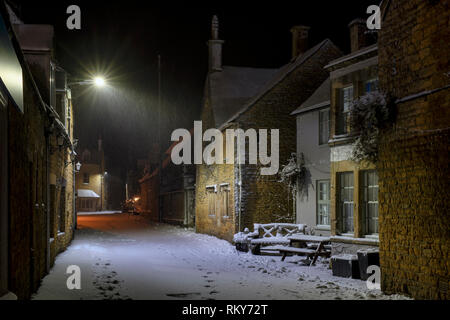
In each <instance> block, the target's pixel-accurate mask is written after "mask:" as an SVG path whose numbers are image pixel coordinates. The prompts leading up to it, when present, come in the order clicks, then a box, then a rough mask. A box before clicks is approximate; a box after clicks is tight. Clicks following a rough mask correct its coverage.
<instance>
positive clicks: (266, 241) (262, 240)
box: [251, 237, 290, 244]
mask: <svg viewBox="0 0 450 320" xmlns="http://www.w3.org/2000/svg"><path fill="white" fill-rule="evenodd" d="M251 243H252V244H289V243H290V241H289V239H287V238H276V237H272V238H258V239H253V240H251Z"/></svg>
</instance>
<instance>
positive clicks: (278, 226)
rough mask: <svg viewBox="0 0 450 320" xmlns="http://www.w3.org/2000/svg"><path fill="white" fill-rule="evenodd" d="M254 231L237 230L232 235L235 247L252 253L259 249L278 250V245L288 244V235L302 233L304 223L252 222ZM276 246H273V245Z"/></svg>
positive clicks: (256, 252)
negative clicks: (237, 231)
mask: <svg viewBox="0 0 450 320" xmlns="http://www.w3.org/2000/svg"><path fill="white" fill-rule="evenodd" d="M253 228H254V231H253V232H251V233H250V232H249V230H248V229H246V230H245V231H244V232H239V233H237V234H235V235H234V243H235V244H236V249H238V250H240V251H248V249H250V250H251V252H252V253H253V254H256V255H259V254H260V253H261V249H263V250H268V251H278V246H279V245H281V246H283V245H284V246H287V245H289V244H290V242H291V241H290V240H289V237H290V236H293V235H297V234H298V235H299V234H304V233H305V230H306V225H304V224H292V223H269V224H259V223H255V224H254V227H253ZM274 245H275V246H276V247H273V246H274Z"/></svg>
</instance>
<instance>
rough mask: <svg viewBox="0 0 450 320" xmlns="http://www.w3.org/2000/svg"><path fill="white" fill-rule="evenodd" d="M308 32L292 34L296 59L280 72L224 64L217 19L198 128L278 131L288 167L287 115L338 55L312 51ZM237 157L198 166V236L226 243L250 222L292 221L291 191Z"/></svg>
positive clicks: (327, 46)
mask: <svg viewBox="0 0 450 320" xmlns="http://www.w3.org/2000/svg"><path fill="white" fill-rule="evenodd" d="M308 31H309V28H308V27H304V26H297V27H294V28H293V29H292V34H293V57H292V60H291V61H290V62H289V63H288V64H286V65H285V66H283V67H282V68H281V69H278V70H273V69H256V68H244V67H230V66H223V65H222V46H223V44H224V41H222V40H220V39H219V36H218V35H219V28H218V20H217V17H214V19H213V24H212V40H210V41H209V52H210V56H209V72H208V75H207V79H206V83H205V92H204V101H203V109H202V123H203V129H204V130H206V129H209V128H216V129H219V130H221V132H222V134H223V136H225V131H226V130H227V129H235V130H236V129H242V130H243V131H244V132H245V131H247V130H248V129H255V130H258V129H268V130H269V131H270V129H279V137H280V139H279V161H280V164H287V163H288V159H289V158H290V157H291V154H292V153H295V140H296V136H295V119H293V117H292V116H291V115H290V114H291V113H292V111H294V110H295V108H296V107H298V106H299V105H301V104H302V103H303V102H304V101H305V100H306V99H307V98H308V97H309V96H311V95H312V94H313V93H314V91H315V90H316V89H317V88H318V87H319V86H320V85H321V84H322V83H323V81H324V80H325V79H326V78H327V77H328V72H327V71H326V70H324V68H323V67H324V66H325V65H326V64H328V63H329V62H330V61H331V60H334V59H336V58H337V57H339V56H341V52H340V50H339V49H338V48H337V47H336V46H335V45H334V44H333V43H332V42H331V41H330V40H324V41H322V42H321V43H319V44H318V45H316V46H314V47H312V48H309V47H308ZM225 140H226V137H224V141H225ZM269 140H270V138H269ZM236 155H237V153H236V152H235V156H236ZM246 157H248V153H247V152H246ZM235 160H236V161H235V162H234V163H235V164H223V165H221V164H214V165H197V179H196V228H197V232H201V233H207V234H211V235H215V236H217V237H220V238H223V239H226V240H229V241H231V240H232V238H233V235H234V234H235V233H237V232H239V231H242V230H244V228H246V227H248V228H253V223H270V222H294V221H295V217H294V211H295V210H294V204H293V195H292V189H290V188H289V186H287V185H285V184H283V183H280V182H279V179H280V177H279V176H278V175H272V176H262V175H260V168H261V164H260V163H258V164H256V165H250V164H248V162H246V163H247V164H245V165H243V164H239V161H237V160H238V159H235Z"/></svg>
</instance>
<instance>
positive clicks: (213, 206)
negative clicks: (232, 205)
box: [206, 185, 217, 218]
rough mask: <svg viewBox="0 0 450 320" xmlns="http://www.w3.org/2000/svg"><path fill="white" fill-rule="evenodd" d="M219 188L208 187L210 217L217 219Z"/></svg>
mask: <svg viewBox="0 0 450 320" xmlns="http://www.w3.org/2000/svg"><path fill="white" fill-rule="evenodd" d="M216 198H217V186H215V185H214V186H207V187H206V200H207V202H208V216H209V217H211V218H215V217H216V214H217V203H216Z"/></svg>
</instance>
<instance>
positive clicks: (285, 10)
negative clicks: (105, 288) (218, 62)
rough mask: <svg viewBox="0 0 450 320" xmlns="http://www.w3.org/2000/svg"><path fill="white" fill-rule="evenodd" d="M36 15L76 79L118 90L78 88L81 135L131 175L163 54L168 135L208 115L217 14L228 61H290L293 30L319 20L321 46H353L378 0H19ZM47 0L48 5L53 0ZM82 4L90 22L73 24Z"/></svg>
mask: <svg viewBox="0 0 450 320" xmlns="http://www.w3.org/2000/svg"><path fill="white" fill-rule="evenodd" d="M12 2H13V3H16V4H18V5H20V6H21V15H22V18H23V20H24V21H25V22H26V23H43V24H52V25H54V26H55V32H56V37H55V40H56V58H57V60H58V61H59V62H60V64H61V65H62V66H63V67H64V68H65V69H66V70H67V71H69V73H70V74H71V75H72V77H74V78H79V79H83V78H88V77H90V76H92V75H95V74H105V75H106V76H107V78H108V80H109V81H110V83H112V85H113V87H114V89H107V90H102V91H99V90H94V89H86V88H80V87H78V88H74V89H73V92H74V96H75V97H76V100H75V102H74V106H75V108H76V110H77V118H76V119H75V120H76V121H77V122H76V137H78V138H79V139H80V144H82V145H91V146H95V144H96V140H97V138H98V136H99V135H101V136H102V137H103V140H104V145H105V151H106V155H107V157H108V167H109V168H108V170H109V171H110V172H113V173H115V174H121V175H123V174H124V173H125V169H126V167H127V163H134V162H135V160H136V158H138V157H144V156H145V154H146V152H148V148H149V146H150V145H151V142H152V139H153V138H155V136H156V128H157V119H156V113H155V112H156V110H157V104H156V101H157V99H156V97H157V55H158V53H159V54H161V56H162V62H163V68H162V73H163V75H162V78H163V106H164V107H163V109H164V111H163V119H162V120H163V123H164V127H165V132H166V133H165V134H164V136H163V138H164V141H166V143H167V144H169V143H170V141H169V139H170V136H169V134H170V132H171V131H172V130H174V129H175V128H180V127H184V128H190V127H191V126H192V125H193V121H194V120H196V119H198V118H199V112H200V107H201V98H202V91H203V85H204V80H205V75H206V71H207V64H208V55H207V47H206V42H207V40H208V39H209V38H210V23H211V17H212V15H213V14H217V15H218V17H219V20H220V37H221V38H222V39H223V40H225V41H226V43H225V47H224V64H225V65H235V66H251V67H280V66H282V65H283V64H285V63H287V62H288V61H289V59H290V56H291V34H290V31H289V30H290V28H291V27H292V26H294V25H298V24H303V25H309V26H311V32H310V37H311V42H312V43H311V44H312V45H314V44H316V43H318V42H320V41H321V40H323V39H324V38H330V39H331V40H332V41H333V42H334V43H335V44H336V45H338V46H339V47H340V48H341V49H342V50H343V51H345V52H348V51H349V33H348V28H347V25H348V23H349V22H350V21H351V20H353V19H354V18H357V17H366V16H367V14H366V8H367V7H368V5H370V4H378V3H379V0H369V1H300V0H299V1H296V2H293V1H289V2H281V1H276V2H270V3H271V5H270V6H268V5H262V4H261V3H262V2H250V1H245V2H244V1H240V2H229V1H228V2H227V5H226V6H219V4H218V3H216V4H217V7H195V6H193V5H194V3H191V2H190V3H191V4H192V5H191V6H186V5H181V4H177V3H175V2H171V4H172V5H171V6H170V7H169V6H166V7H157V6H156V5H157V4H158V3H156V2H154V1H93V0H91V1H75V0H73V1H57V2H55V1H48V2H47V1H33V2H31V1H30V2H28V1H12ZM46 3H47V4H46ZM71 4H77V5H79V6H80V7H81V11H82V30H81V31H70V30H68V29H67V28H66V19H67V17H68V15H67V14H66V8H67V6H68V5H71Z"/></svg>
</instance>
